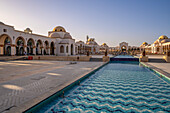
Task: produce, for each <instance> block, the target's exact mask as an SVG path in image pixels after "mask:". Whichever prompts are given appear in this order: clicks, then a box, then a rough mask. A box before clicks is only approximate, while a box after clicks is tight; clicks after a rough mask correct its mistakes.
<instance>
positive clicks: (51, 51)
mask: <svg viewBox="0 0 170 113" xmlns="http://www.w3.org/2000/svg"><path fill="white" fill-rule="evenodd" d="M50 54H51V55H54V42H51V44H50Z"/></svg>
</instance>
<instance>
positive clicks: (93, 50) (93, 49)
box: [76, 36, 100, 54]
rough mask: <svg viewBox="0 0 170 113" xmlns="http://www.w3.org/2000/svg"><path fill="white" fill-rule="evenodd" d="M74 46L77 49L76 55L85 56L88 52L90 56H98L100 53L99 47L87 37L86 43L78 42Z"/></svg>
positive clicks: (93, 40) (92, 39)
mask: <svg viewBox="0 0 170 113" xmlns="http://www.w3.org/2000/svg"><path fill="white" fill-rule="evenodd" d="M76 45H77V47H78V53H77V54H86V53H87V52H90V54H98V53H99V52H100V46H99V45H98V44H97V42H96V41H95V39H94V38H89V36H87V37H86V43H84V42H83V41H78V42H76Z"/></svg>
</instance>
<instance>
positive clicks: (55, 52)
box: [54, 47, 57, 55]
mask: <svg viewBox="0 0 170 113" xmlns="http://www.w3.org/2000/svg"><path fill="white" fill-rule="evenodd" d="M56 54H57V51H56V47H54V55H56Z"/></svg>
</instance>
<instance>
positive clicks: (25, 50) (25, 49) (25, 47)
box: [24, 45, 27, 54]
mask: <svg viewBox="0 0 170 113" xmlns="http://www.w3.org/2000/svg"><path fill="white" fill-rule="evenodd" d="M24 52H26V54H27V46H26V45H24Z"/></svg>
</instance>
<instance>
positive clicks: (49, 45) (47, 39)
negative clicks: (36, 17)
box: [0, 22, 77, 56]
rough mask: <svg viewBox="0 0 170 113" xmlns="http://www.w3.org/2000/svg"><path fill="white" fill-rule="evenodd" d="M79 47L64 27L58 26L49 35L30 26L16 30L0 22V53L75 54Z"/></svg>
mask: <svg viewBox="0 0 170 113" xmlns="http://www.w3.org/2000/svg"><path fill="white" fill-rule="evenodd" d="M76 50H77V47H76V45H75V39H73V38H72V36H71V35H70V33H68V32H67V31H66V30H65V28H64V27H62V26H57V27H55V28H54V29H53V30H52V31H49V32H48V36H43V35H39V34H34V33H33V32H32V30H31V29H30V28H26V29H25V30H24V31H19V30H15V28H14V27H13V26H10V25H6V24H4V23H3V22H0V55H12V56H14V55H24V54H28V55H59V56H68V55H75V53H76Z"/></svg>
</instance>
